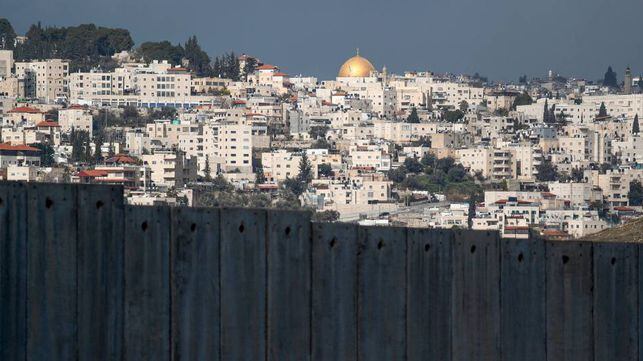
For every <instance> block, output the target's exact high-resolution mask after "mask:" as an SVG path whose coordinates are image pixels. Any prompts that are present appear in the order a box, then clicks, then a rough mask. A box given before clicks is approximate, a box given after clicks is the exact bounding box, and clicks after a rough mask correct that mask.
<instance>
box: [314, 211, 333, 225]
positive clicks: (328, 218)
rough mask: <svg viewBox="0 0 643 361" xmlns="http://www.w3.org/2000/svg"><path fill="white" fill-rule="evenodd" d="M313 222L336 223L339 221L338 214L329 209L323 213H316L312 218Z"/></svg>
mask: <svg viewBox="0 0 643 361" xmlns="http://www.w3.org/2000/svg"><path fill="white" fill-rule="evenodd" d="M312 220H313V222H337V221H338V220H339V212H337V211H335V210H332V209H329V210H327V211H323V212H316V213H314V214H313V217H312Z"/></svg>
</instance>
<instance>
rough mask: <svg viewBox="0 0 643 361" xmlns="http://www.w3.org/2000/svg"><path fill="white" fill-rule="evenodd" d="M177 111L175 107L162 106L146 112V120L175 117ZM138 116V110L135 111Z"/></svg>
mask: <svg viewBox="0 0 643 361" xmlns="http://www.w3.org/2000/svg"><path fill="white" fill-rule="evenodd" d="M177 115H178V111H177V110H176V108H172V107H162V108H161V109H154V110H152V111H151V112H150V113H149V114H148V117H147V119H148V121H150V122H151V121H154V120H156V119H176V116H177ZM136 116H138V111H137V112H136Z"/></svg>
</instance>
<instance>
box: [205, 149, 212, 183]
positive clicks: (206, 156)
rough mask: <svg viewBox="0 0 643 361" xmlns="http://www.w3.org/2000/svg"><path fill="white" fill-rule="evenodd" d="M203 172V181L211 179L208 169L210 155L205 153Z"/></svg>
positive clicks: (210, 171) (210, 172)
mask: <svg viewBox="0 0 643 361" xmlns="http://www.w3.org/2000/svg"><path fill="white" fill-rule="evenodd" d="M203 174H204V175H205V181H206V182H210V181H211V180H212V170H210V155H209V154H206V155H205V167H204V168H203Z"/></svg>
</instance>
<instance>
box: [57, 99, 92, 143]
mask: <svg viewBox="0 0 643 361" xmlns="http://www.w3.org/2000/svg"><path fill="white" fill-rule="evenodd" d="M58 124H60V128H61V131H62V132H63V133H69V132H71V131H72V129H73V130H76V131H85V132H88V133H89V136H90V137H91V136H92V135H93V134H94V117H93V115H92V113H91V111H89V110H88V109H85V108H83V107H75V106H72V107H69V108H67V109H60V110H59V111H58Z"/></svg>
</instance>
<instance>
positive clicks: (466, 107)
mask: <svg viewBox="0 0 643 361" xmlns="http://www.w3.org/2000/svg"><path fill="white" fill-rule="evenodd" d="M458 108H459V109H460V111H461V112H463V113H466V112H467V110H469V103H467V101H466V100H463V101H461V102H460V104H459V107H458Z"/></svg>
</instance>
